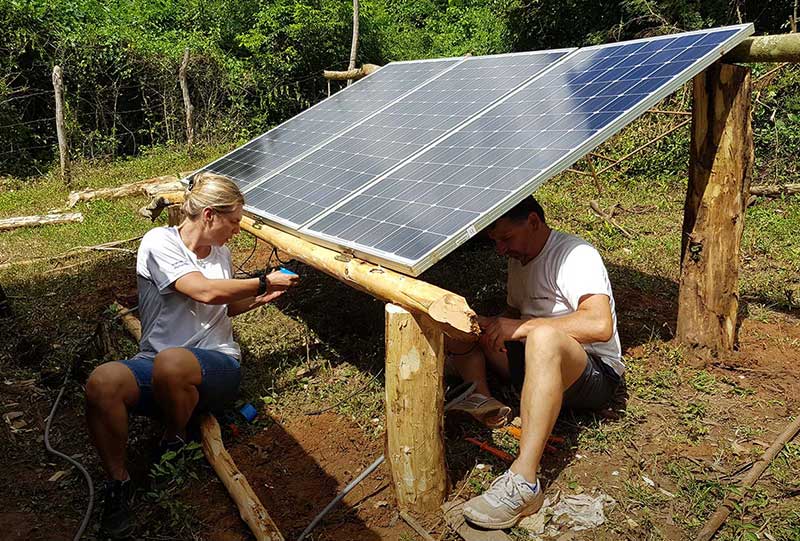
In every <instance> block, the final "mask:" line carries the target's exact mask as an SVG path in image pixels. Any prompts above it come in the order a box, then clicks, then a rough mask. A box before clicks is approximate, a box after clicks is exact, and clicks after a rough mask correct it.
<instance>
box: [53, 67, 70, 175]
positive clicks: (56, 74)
mask: <svg viewBox="0 0 800 541" xmlns="http://www.w3.org/2000/svg"><path fill="white" fill-rule="evenodd" d="M53 90H54V91H55V95H56V135H57V136H58V154H59V156H60V158H61V180H63V181H64V184H66V185H67V186H69V185H70V183H71V182H72V173H71V171H70V162H69V145H68V144H67V130H66V127H65V126H64V79H63V76H62V73H61V66H54V67H53Z"/></svg>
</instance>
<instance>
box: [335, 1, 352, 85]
mask: <svg viewBox="0 0 800 541" xmlns="http://www.w3.org/2000/svg"><path fill="white" fill-rule="evenodd" d="M356 56H358V0H353V41H352V42H351V44H350V63H349V64H348V65H347V70H348V71H349V70H352V69H355V67H356ZM352 83H353V80H352V79H348V80H347V86H350V85H351V84H352ZM328 94H330V92H329V93H328Z"/></svg>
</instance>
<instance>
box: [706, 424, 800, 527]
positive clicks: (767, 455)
mask: <svg viewBox="0 0 800 541" xmlns="http://www.w3.org/2000/svg"><path fill="white" fill-rule="evenodd" d="M798 432H800V416H797V417H796V418H795V420H794V421H793V422H792V423H791V424H790V425H789V426H788V427H786V430H784V431H783V432H782V433H781V435H780V436H778V439H776V440H775V441H774V442H772V445H770V446H769V449H767V450H766V451H764V454H763V455H761V458H760V459H759V460H758V462H756V463H755V464H753V468H752V469H751V470H750V473H748V474H747V477H745V478H744V479H743V480H742V482H741V483H739V488H740V489H741V490H739V491H736V492H731V493H730V494H731V496H729V497H727V498H725V500H724V501H723V502H722V504H721V505H720V506H719V507H718V508H717V510H716V511H715V512H714V514H713V515H711V517H710V518H709V519H708V521H707V522H706V524H705V525H704V526H703V529H702V530H700V532H698V534H697V537H696V539H697V541H709V539H711V538H712V537H714V534H715V533H716V532H717V530H719V527H720V526H722V524H723V523H724V522H725V520H727V518H728V515H730V514H731V511H733V510H734V508H736V507H737V505H736V504H737V503H739V502H740V501H741V500H742V499H743V498H744V496H745V494H746V493H747V490H749V489H750V488H752V487H753V485H755V484H756V481H758V478H759V477H761V474H762V473H764V470H766V469H767V466H769V464H770V462H772V460H773V459H774V458H775V457H776V456H778V453H780V452H781V449H783V446H784V445H786V444H787V443H789V442H790V441H792V439H793V438H794V437H795V436H796V435H797V433H798Z"/></svg>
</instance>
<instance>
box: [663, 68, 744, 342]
mask: <svg viewBox="0 0 800 541" xmlns="http://www.w3.org/2000/svg"><path fill="white" fill-rule="evenodd" d="M692 123H693V126H692V146H691V160H690V165H689V185H688V190H687V194H686V203H685V206H684V217H683V237H682V239H681V240H682V243H681V279H680V293H679V300H678V325H677V332H676V338H677V339H678V341H679V342H681V343H683V344H686V345H689V346H692V347H700V348H702V349H705V350H708V351H709V352H712V353H714V352H718V351H731V350H732V349H733V346H734V341H735V333H736V317H737V312H738V310H739V284H738V279H739V268H738V267H739V251H740V242H741V238H742V231H743V228H744V211H745V209H746V206H745V205H746V200H747V194H748V190H749V187H750V179H751V175H752V170H753V130H752V125H751V122H750V69H749V68H745V67H741V66H732V65H728V64H721V63H717V64H714V65H713V66H711V67H710V68H709V69H708V70H706V71H705V72H704V73H701V74H700V75H698V76H697V77H695V79H694V106H693V116H692Z"/></svg>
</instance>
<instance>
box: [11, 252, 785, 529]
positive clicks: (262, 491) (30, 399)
mask: <svg viewBox="0 0 800 541" xmlns="http://www.w3.org/2000/svg"><path fill="white" fill-rule="evenodd" d="M260 255H263V254H260ZM262 259H263V257H262ZM621 272H622V271H620V270H619V269H617V270H614V269H612V275H613V274H614V273H616V275H617V276H616V278H617V279H618V280H617V283H619V282H620V281H621V280H619V278H620V277H621V276H620V273H621ZM622 277H623V278H624V276H622ZM434 278H435V277H434ZM612 278H614V277H613V276H612ZM622 282H623V283H621V284H620V286H618V287H617V288H616V293H617V295H616V296H617V303H618V314H619V321H620V332H621V335H622V341H623V344H624V346H625V347H624V349H625V357H626V359H627V361H628V364H629V366H630V372H629V375H628V390H629V395H628V397H627V401H626V402H625V403H624V404H622V406H621V407H619V408H617V410H616V411H610V412H608V414H607V416H606V417H600V416H597V417H596V416H589V417H587V416H576V415H573V414H571V413H564V414H563V415H562V417H561V419H560V420H559V423H558V425H557V427H556V433H557V434H559V435H561V436H563V437H564V438H565V443H564V444H563V445H560V446H558V447H559V448H558V449H557V450H556V451H555V452H551V453H548V454H546V455H545V458H544V460H543V466H542V479H543V481H544V483H545V487H546V492H547V494H548V495H553V494H555V493H556V492H560V493H562V494H568V493H569V494H572V493H581V492H586V493H592V492H593V491H596V490H602V491H604V492H605V493H607V494H609V495H611V496H612V497H613V498H614V499H615V500H616V502H617V505H616V506H615V507H613V508H612V509H609V512H608V516H607V522H606V524H605V525H603V526H602V527H601V528H598V529H597V530H594V531H590V532H584V533H581V534H575V535H574V536H573V537H571V538H573V539H603V540H611V539H670V540H678V539H683V538H685V536H686V535H687V529H688V530H691V529H693V528H696V527H697V526H698V525H699V524H701V523H702V521H703V520H704V519H705V517H706V516H708V514H710V513H711V512H712V511H713V508H714V506H715V505H716V504H717V502H718V496H719V495H721V494H722V492H719V490H721V489H719V488H713V487H715V486H717V485H719V484H720V483H726V482H732V481H735V480H737V479H740V478H741V476H742V475H743V473H742V472H746V471H747V466H748V464H749V465H752V463H753V462H754V460H756V459H757V457H758V455H759V454H760V453H761V452H763V450H764V448H765V447H767V446H768V445H769V444H770V443H771V442H772V441H773V439H774V438H775V437H776V436H777V435H778V434H779V433H780V432H781V431H782V430H783V429H784V427H785V426H786V425H787V424H788V423H789V421H790V417H791V416H792V415H796V414H797V411H798V408H799V407H800V347H799V346H800V319H798V314H797V313H796V312H795V313H792V312H790V311H775V310H767V311H765V310H764V309H763V308H760V305H757V304H755V303H753V304H748V303H747V302H743V304H742V323H741V327H740V329H739V345H738V349H737V351H735V352H732V353H730V354H727V355H723V356H721V357H719V358H709V359H704V358H701V357H697V356H694V355H693V354H692V353H691V352H685V351H682V350H681V349H680V348H677V347H676V346H675V345H674V344H673V343H672V342H671V340H670V339H671V337H672V333H673V330H674V328H675V314H676V312H677V308H676V305H675V301H674V299H675V297H676V295H675V286H674V284H672V283H668V282H667V283H665V285H664V287H663V289H662V290H661V291H660V292H659V293H653V289H652V288H648V289H647V290H646V291H645V290H644V289H643V288H642V289H640V288H637V287H635V286H628V285H626V283H625V282H624V281H622ZM443 285H445V286H447V285H448V284H443ZM131 286H132V284H131V283H130V282H122V283H118V284H115V285H113V286H111V285H109V286H106V289H108V288H111V290H109V291H105V290H104V291H103V292H101V293H102V295H101V294H100V293H98V294H97V296H96V295H93V296H92V297H91V298H89V299H88V300H87V301H86V302H89V303H94V304H96V305H97V306H94V308H93V309H95V310H97V309H98V307H100V306H102V303H104V302H106V301H105V297H106V296H116V297H117V298H122V299H127V300H129V301H132V300H133V297H132V296H131V291H132V289H131ZM315 287H321V288H322V289H324V284H323V286H319V284H317V285H316V286H315ZM112 290H113V291H112ZM99 297H104V299H99ZM87 310H88V309H87ZM370 332H371V331H370ZM372 339H373V340H375V338H374V337H372ZM378 341H379V339H378ZM36 347H37V345H36V344H35V343H34V342H31V343H30V344H29V346H28V348H27V350H26V351H19V352H18V353H19V354H20V355H21V356H24V357H26V358H27V357H30V358H31V359H33V358H34V357H35V355H36V354H37V353H36V351H35V348H36ZM78 370H79V371H80V367H79V368H78ZM83 376H85V374H83ZM62 379H63V374H58V375H52V374H51V375H48V374H46V373H44V374H42V375H41V377H39V378H33V379H30V378H28V379H22V378H20V377H18V375H17V374H14V373H8V374H3V375H2V381H0V413H2V414H5V413H9V412H14V411H21V412H23V417H22V420H23V421H24V423H25V424H24V426H21V427H18V428H16V429H12V428H11V426H10V425H9V424H7V423H5V422H4V423H2V428H0V431H1V432H0V433H2V438H0V453H2V456H3V459H2V463H3V467H2V468H0V485H2V486H3V487H4V489H3V490H0V509H2V511H0V532H3V533H2V535H0V537H2V538H3V539H7V540H10V541H22V540H32V539H43V540H60V539H71V537H72V535H73V532H74V531H75V529H76V527H77V525H78V523H79V522H80V519H81V517H82V513H83V510H84V508H85V506H86V503H87V493H86V487H85V485H84V482H83V479H82V477H81V476H80V475H79V474H78V473H77V472H76V471H74V470H73V469H71V468H70V467H68V466H67V465H66V463H64V462H62V461H61V460H59V459H57V458H56V457H53V456H52V455H48V454H46V453H45V452H44V449H43V443H42V441H43V439H42V438H43V430H44V425H45V422H46V417H47V415H48V413H49V409H50V407H51V406H52V402H53V400H54V397H55V395H56V393H57V390H58V388H59V387H60V385H61V383H62ZM311 379H313V376H312V377H311ZM325 384H326V382H325V381H323V382H321V383H320V385H323V386H324V385H325ZM297 392H298V393H302V392H303V390H302V388H300V389H299V390H298V391H297ZM297 396H299V395H297ZM289 399H291V396H290V397H289ZM510 401H511V402H512V405H516V404H514V403H513V397H512V398H511V399H510ZM698 402H700V403H702V404H703V408H704V409H703V412H702V415H699V414H696V412H695V413H692V411H689V412H688V413H687V409H686V406H687V404H694V403H698ZM320 405H321V404H318V403H317V404H316V406H320ZM82 407H83V406H82V393H81V391H80V387H79V385H78V383H77V382H74V383H71V384H70V386H68V392H67V393H66V394H65V397H64V401H63V403H62V405H61V407H60V409H59V412H58V414H57V417H56V419H55V420H54V428H53V434H52V435H51V439H52V440H53V445H54V446H55V447H56V448H57V449H60V450H63V451H64V452H67V453H69V454H71V455H73V456H75V457H77V458H78V459H79V460H81V461H82V462H84V463H85V464H86V465H87V467H88V468H89V470H90V472H91V473H92V476H93V478H94V480H95V483H96V484H97V485H98V486H99V484H100V479H102V473H101V472H100V469H99V465H98V462H97V458H96V456H95V454H94V451H93V450H92V448H91V447H90V445H89V443H88V439H87V437H86V433H85V428H84V419H83V412H82ZM377 421H378V422H380V419H378V420H377ZM131 434H132V435H133V441H131V446H130V449H131V450H130V462H131V464H132V474H133V476H134V478H136V479H140V480H141V479H146V478H147V469H148V458H147V457H148V455H149V452H150V451H151V450H152V449H153V447H154V446H155V445H156V441H157V438H158V429H157V427H156V426H153V425H151V424H150V423H149V422H148V421H145V420H135V421H133V424H132V428H131ZM474 434H478V435H480V436H481V437H483V438H494V441H495V442H496V443H498V441H499V442H500V443H503V442H502V441H500V440H498V439H497V435H492V434H491V433H488V431H485V430H484V431H481V429H480V428H478V427H476V426H475V425H474V424H472V423H469V422H463V420H461V421H460V420H448V422H447V424H446V436H447V460H448V465H449V472H450V476H451V481H452V485H453V488H452V491H451V494H453V493H456V492H460V493H461V494H462V496H469V495H471V494H475V493H477V492H479V491H480V490H482V488H485V487H486V486H487V484H488V480H490V478H491V477H492V476H493V474H496V473H499V472H500V471H502V469H503V468H504V467H505V466H504V464H503V463H502V462H500V461H498V460H496V459H494V458H492V457H491V456H489V455H486V454H484V453H482V452H481V451H479V450H477V449H476V448H474V447H472V446H470V445H469V444H467V443H465V442H464V440H463V437H464V436H466V435H474ZM225 443H226V446H227V447H228V449H229V450H230V452H231V454H232V456H233V458H234V460H235V461H236V463H237V465H238V466H239V468H240V469H241V470H242V472H243V473H244V474H245V476H246V477H247V479H248V480H249V481H250V484H251V485H252V487H253V489H254V490H255V492H256V494H257V495H258V496H259V498H260V499H261V501H262V502H263V504H264V505H265V507H266V508H267V509H268V510H269V512H270V514H271V515H272V517H273V519H274V520H275V522H276V523H277V525H278V527H279V528H280V529H281V531H282V532H283V533H284V535H285V537H286V539H296V538H297V536H298V535H299V534H300V532H301V531H302V530H303V529H304V528H305V526H306V525H307V524H308V523H309V522H310V521H311V519H312V518H313V517H314V516H315V515H316V513H318V512H319V511H320V510H321V509H322V508H323V507H324V506H325V505H326V504H327V503H328V502H329V501H330V500H331V499H332V498H333V497H334V496H335V495H336V493H337V492H338V491H340V490H341V489H342V488H343V487H344V486H345V485H346V484H347V483H348V482H349V481H350V480H352V478H353V477H355V476H356V475H357V474H358V473H359V472H360V471H361V470H362V469H363V468H365V467H366V466H367V465H368V464H370V463H371V462H372V461H373V460H374V459H375V458H377V457H378V456H380V455H381V454H382V452H383V439H382V438H381V437H376V436H375V435H374V431H373V433H368V431H365V429H364V426H362V425H360V424H358V423H356V422H354V421H353V416H352V415H348V414H343V413H342V412H341V411H337V410H333V411H331V412H327V413H324V414H322V415H316V416H313V415H302V414H291V415H289V414H287V413H286V410H282V409H281V408H276V407H269V406H266V407H264V408H262V409H261V412H260V422H259V423H257V424H254V425H252V426H245V427H243V429H242V430H241V433H240V434H239V435H238V436H234V435H233V434H232V433H231V432H230V431H229V430H227V429H226V430H225ZM498 445H499V443H498ZM512 450H513V449H512ZM479 464H484V465H485V467H481V468H476V465H479ZM742 467H744V470H742ZM58 471H65V472H66V474H65V475H63V477H61V478H60V479H58V480H54V481H50V480H49V479H51V478H52V476H53V475H54V474H55V473H56V472H58ZM682 472H688V475H689V476H690V478H688V477H685V476H684V474H683V473H682ZM737 472H739V473H737ZM195 473H196V476H197V479H196V480H191V481H190V482H189V483H188V485H187V487H186V488H185V489H184V490H183V491H182V492H181V493H180V496H179V497H178V499H179V501H180V503H181V505H182V506H183V507H182V508H181V509H184V510H189V511H188V516H189V517H191V522H190V523H189V524H188V526H187V525H184V526H180V525H178V526H175V527H174V529H172V530H170V529H167V530H166V531H172V532H181V533H180V534H175V533H173V534H171V536H170V535H166V536H165V534H164V531H165V530H163V529H161V528H160V526H159V525H161V524H163V523H164V522H170V521H178V522H179V521H180V520H182V519H181V517H182V516H184V515H185V513H184V514H181V512H180V510H178V511H176V510H175V509H166V510H165V509H163V508H162V509H159V510H156V511H153V510H152V507H153V506H152V504H149V503H148V501H149V500H147V497H148V496H147V489H146V488H145V486H144V485H143V486H142V487H141V488H140V489H139V491H138V492H137V494H136V497H135V500H134V501H135V502H136V508H137V513H138V519H137V521H138V522H137V524H138V525H139V530H138V531H139V532H141V535H140V536H141V538H143V539H164V538H185V539H209V540H221V541H233V540H242V541H243V540H245V539H250V538H251V537H250V534H249V532H248V530H247V528H246V526H245V525H244V523H243V522H242V521H241V519H240V518H239V516H238V513H237V511H236V509H235V507H234V506H233V504H232V503H231V500H230V499H229V497H228V496H227V494H226V492H225V489H224V487H223V486H222V484H221V483H220V482H219V481H218V480H217V479H216V477H215V475H214V473H213V471H212V470H211V469H210V468H209V467H208V466H207V465H202V464H201V465H199V466H198V468H197V469H196V470H195ZM490 473H491V474H492V475H489V474H490ZM779 477H780V476H779V475H778V474H776V473H774V472H773V473H770V472H769V471H768V472H767V473H765V475H764V479H762V481H761V482H760V484H762V485H767V487H766V488H764V489H763V490H764V491H765V493H767V494H768V495H769V496H770V497H771V498H772V500H771V502H772V503H771V504H769V505H768V506H766V507H765V508H764V509H762V510H751V511H747V510H745V511H742V513H741V514H740V516H739V517H738V519H740V520H744V519H745V518H746V516H749V515H747V513H748V512H750V513H755V514H756V516H760V517H762V518H763V516H765V514H768V513H770V512H773V511H775V512H780V513H791V512H792V509H794V510H797V509H800V500H798V495H799V494H800V491H798V490H797V486H796V484H792V481H791V480H789V481H787V480H785V479H783V478H779ZM643 478H647V479H649V480H651V482H652V485H650V483H647V484H644V483H646V481H645V482H644V483H643V481H642V480H643ZM700 481H702V482H703V483H706V484H705V485H703V486H708V487H712V488H709V489H708V490H709V491H710V492H709V494H712V496H711V497H709V498H708V501H707V502H705V503H703V501H700V500H697V501H695V500H694V499H693V498H695V496H697V494H695V492H692V490H694V488H695V484H696V483H698V482H700ZM693 483H694V484H693ZM715 483H716V484H715ZM794 483H796V481H794ZM715 490H716V491H717V492H714V491H715ZM698 494H699V493H698ZM669 495H671V496H669ZM697 497H698V498H699V497H700V496H697ZM98 502H99V500H98ZM698 502H700V503H698ZM173 513H174V514H173ZM759 513H760V514H759ZM782 516H783V515H782ZM176 517H177V518H176ZM98 521H99V511H98V510H97V509H95V512H94V516H93V519H92V525H91V526H90V528H89V530H88V533H87V537H86V538H87V539H97V538H99V537H97V533H96V524H97V522H98ZM423 523H424V525H425V527H426V528H428V529H429V531H431V532H432V533H433V534H434V537H437V538H439V537H440V538H441V539H444V540H450V539H456V537H455V536H454V534H453V533H452V532H449V531H447V530H446V528H445V526H444V525H443V523H442V521H441V520H439V519H438V518H437V517H428V518H427V519H423ZM170 524H171V522H170ZM790 524H791V523H790ZM187 532H190V533H187ZM654 532H656V533H657V535H656V534H655V533H654ZM515 535H517V536H518V538H521V537H519V534H515ZM570 535H572V534H570ZM773 537H775V538H776V539H781V538H782V537H779V536H773ZM416 538H417V534H416V533H414V532H413V531H412V530H411V529H410V528H409V527H408V526H407V525H406V524H405V523H404V522H403V521H402V519H399V518H398V514H397V511H396V506H395V499H394V496H393V491H392V488H391V484H390V478H389V473H388V468H387V466H386V465H385V464H384V465H382V466H381V467H380V468H379V469H378V470H377V471H376V472H375V473H374V474H373V475H371V476H370V477H369V478H368V479H366V480H365V481H364V482H363V483H362V484H361V485H359V486H358V487H357V488H356V489H355V490H354V491H353V492H352V493H351V494H350V495H348V497H346V498H345V499H344V502H343V504H342V505H340V506H339V507H337V508H336V509H334V510H333V511H332V512H331V513H330V514H329V515H328V516H327V517H326V518H325V520H324V521H323V522H322V523H321V524H320V526H319V527H318V528H317V529H316V530H315V533H314V536H313V539H315V540H351V539H363V540H370V539H375V540H378V539H386V540H403V541H406V540H411V539H416ZM785 538H786V539H792V537H785ZM795 538H796V537H795Z"/></svg>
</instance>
